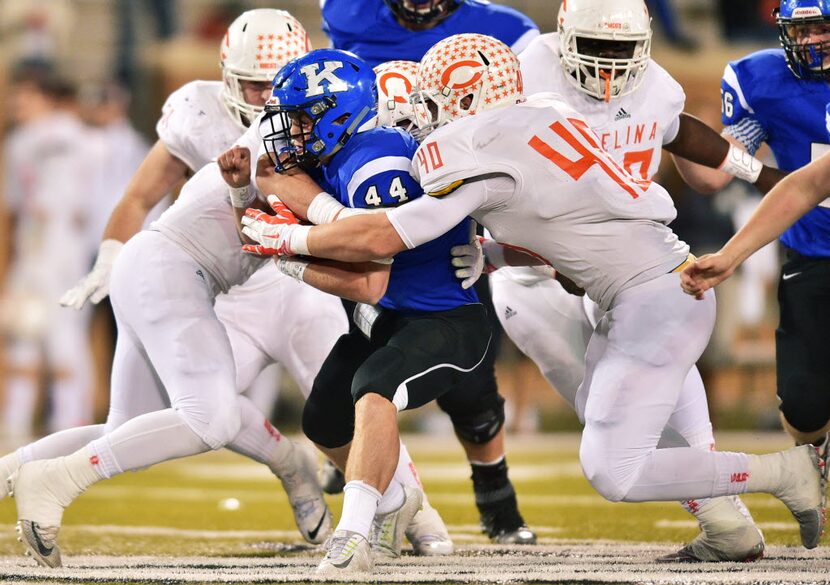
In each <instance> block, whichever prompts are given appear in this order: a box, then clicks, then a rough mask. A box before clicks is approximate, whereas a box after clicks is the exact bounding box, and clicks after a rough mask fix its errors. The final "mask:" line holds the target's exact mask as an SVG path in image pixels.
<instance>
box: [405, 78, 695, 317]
mask: <svg viewBox="0 0 830 585" xmlns="http://www.w3.org/2000/svg"><path fill="white" fill-rule="evenodd" d="M413 173H414V174H415V176H416V177H418V178H419V180H420V182H421V185H422V186H423V187H424V190H425V192H427V193H431V194H440V193H448V192H449V193H451V194H449V195H443V197H445V198H446V199H445V200H446V203H448V204H450V202H451V200H452V199H454V198H456V197H454V195H455V194H452V189H453V187H457V186H459V185H461V184H462V183H467V184H466V185H464V187H462V188H461V189H458V195H459V196H460V197H464V195H463V193H462V191H469V190H471V189H475V188H477V187H476V183H481V184H482V186H481V187H480V188H482V189H486V183H487V181H475V179H477V178H486V177H488V176H498V175H506V176H508V177H510V179H512V180H513V182H514V188H513V191H512V193H506V192H505V191H504V190H498V191H494V193H496V194H495V195H494V194H493V193H489V194H487V195H484V196H483V198H481V197H479V198H478V199H476V201H478V204H477V206H476V207H474V208H472V209H469V210H468V213H470V214H471V215H472V216H473V217H474V218H475V219H476V220H478V221H479V222H480V223H481V224H482V225H483V226H484V227H486V228H487V229H488V230H490V232H491V233H492V235H493V237H494V238H495V239H496V240H498V241H499V242H502V243H504V244H509V245H513V246H518V247H521V248H524V249H527V250H531V251H533V252H534V253H536V254H538V255H540V256H542V257H543V258H545V259H546V260H547V261H549V262H550V263H551V264H552V265H553V266H554V267H555V268H556V269H557V270H559V271H560V272H562V273H563V274H564V275H566V276H568V277H569V278H571V279H572V280H573V281H574V282H576V283H577V284H578V285H579V286H580V287H582V288H584V289H585V290H586V292H587V294H588V295H589V296H590V298H591V299H593V300H594V301H596V302H597V303H598V304H599V305H600V306H601V307H602V308H607V307H608V306H609V304H610V303H611V301H612V300H613V298H614V296H616V294H617V293H618V292H619V291H621V290H623V289H625V288H628V287H630V286H634V285H636V284H639V283H642V282H646V281H648V280H651V279H653V278H656V277H657V276H660V275H662V274H665V273H666V272H668V271H670V270H672V269H673V268H674V267H676V266H677V265H678V264H680V263H681V262H683V261H684V260H685V258H686V257H687V255H688V253H689V247H688V245H686V244H685V243H684V242H682V241H680V240H679V239H678V238H677V236H676V235H675V234H674V233H673V232H672V230H671V229H670V228H669V227H668V223H669V222H671V221H672V220H673V219H674V218H675V216H676V213H677V212H676V210H675V208H674V204H673V202H672V200H671V197H670V196H669V194H668V193H667V192H666V191H665V189H663V188H662V187H661V186H660V185H658V184H656V183H653V182H651V181H648V180H643V179H638V178H635V177H633V176H632V175H631V174H629V173H628V172H627V171H626V170H625V169H624V168H623V167H622V166H621V165H619V164H618V163H617V162H616V161H615V160H614V159H613V158H612V157H611V155H609V154H608V153H607V152H606V151H604V150H603V149H602V148H601V147H600V145H599V139H598V138H597V137H596V135H595V134H594V133H593V132H592V131H591V130H590V128H589V127H588V123H587V121H586V120H585V119H584V118H583V117H582V116H581V115H579V114H578V113H577V112H576V111H575V110H574V109H573V108H571V107H570V106H569V105H568V104H566V103H565V102H563V101H561V99H559V98H558V97H557V96H555V95H553V94H537V95H535V96H531V97H530V98H529V99H528V100H527V101H525V102H523V103H520V104H516V105H514V106H508V107H507V108H500V109H496V110H491V111H486V112H481V113H479V114H476V115H475V116H471V117H469V118H464V119H461V120H458V121H456V122H453V123H451V124H449V125H447V126H445V127H443V128H440V129H439V130H437V131H436V132H434V133H433V134H432V135H430V136H429V137H428V138H427V139H426V140H424V142H423V143H422V144H421V146H420V148H419V150H418V152H417V153H416V157H415V159H414V161H413ZM460 197H459V198H460ZM406 207H415V206H414V205H411V206H405V207H404V208H401V209H400V210H396V211H395V212H393V213H394V215H393V214H390V216H392V215H393V223H395V225H396V227H400V228H401V229H402V230H403V231H404V232H406V236H407V238H408V241H409V242H414V241H418V240H419V239H420V237H419V236H418V234H417V233H416V232H417V231H419V230H422V225H423V224H420V223H418V222H415V223H414V224H413V228H414V231H412V233H410V231H411V230H409V229H407V225H406V219H405V216H406V214H407V210H406ZM434 207H436V208H438V206H434ZM447 211H449V206H448V207H447ZM409 213H411V212H409ZM446 215H447V216H450V217H451V218H452V214H449V213H448V214H446ZM442 217H443V216H442ZM416 226H417V227H416ZM405 241H406V240H405Z"/></svg>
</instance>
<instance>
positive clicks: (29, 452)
mask: <svg viewBox="0 0 830 585" xmlns="http://www.w3.org/2000/svg"><path fill="white" fill-rule="evenodd" d="M105 428H106V427H105V425H89V426H85V427H77V428H74V429H66V430H65V431H59V432H57V433H52V434H51V435H47V436H45V437H43V438H42V439H39V440H37V441H35V442H34V443H29V444H28V445H26V446H24V447H21V448H20V449H18V450H17V456H18V458H19V459H20V464H21V465H22V464H23V463H28V462H29V461H37V460H39V459H54V458H55V457H62V456H64V455H69V454H70V453H74V452H75V451H77V450H78V449H80V448H81V447H83V446H84V445H86V444H88V443H91V442H92V441H94V440H95V439H98V438H100V437H103V436H104V429H105Z"/></svg>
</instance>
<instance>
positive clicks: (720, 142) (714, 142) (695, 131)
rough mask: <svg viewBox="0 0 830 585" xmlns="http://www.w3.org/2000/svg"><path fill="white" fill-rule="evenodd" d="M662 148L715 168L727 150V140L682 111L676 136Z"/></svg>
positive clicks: (724, 156)
mask: <svg viewBox="0 0 830 585" xmlns="http://www.w3.org/2000/svg"><path fill="white" fill-rule="evenodd" d="M664 148H665V149H666V150H668V151H669V152H670V153H672V154H673V155H675V156H679V157H682V158H684V159H686V160H688V161H691V162H693V163H697V164H699V165H703V166H705V167H709V168H715V169H716V168H718V167H719V166H720V164H721V163H722V162H723V159H724V158H726V155H727V153H728V152H729V142H728V141H727V140H726V139H725V138H724V137H723V136H721V135H720V134H718V133H717V132H716V131H715V130H714V129H712V128H711V127H709V126H707V125H706V124H705V123H704V122H703V121H701V120H699V119H698V118H695V117H694V116H692V115H690V114H687V113H686V112H683V113H682V114H680V127H679V129H678V131H677V137H676V138H675V139H674V140H673V141H672V142H670V143H669V144H666V145H665V147H664Z"/></svg>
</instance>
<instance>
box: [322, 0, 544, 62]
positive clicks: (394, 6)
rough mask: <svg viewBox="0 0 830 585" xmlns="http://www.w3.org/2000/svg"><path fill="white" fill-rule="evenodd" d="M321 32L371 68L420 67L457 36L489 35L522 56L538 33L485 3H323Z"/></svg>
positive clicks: (523, 19)
mask: <svg viewBox="0 0 830 585" xmlns="http://www.w3.org/2000/svg"><path fill="white" fill-rule="evenodd" d="M321 5H322V13H323V31H324V32H325V33H326V34H327V35H328V36H329V38H330V39H331V43H332V46H333V47H334V48H335V49H343V50H346V51H351V52H352V53H354V54H356V55H358V56H359V57H360V58H361V59H363V60H364V61H366V62H367V63H369V64H370V65H371V66H372V67H375V66H376V65H379V64H381V63H383V62H384V61H391V60H393V59H405V60H408V61H420V60H421V57H423V56H424V55H425V54H426V52H427V51H428V50H429V48H430V47H431V46H432V45H434V44H435V43H437V42H438V41H440V40H442V39H445V38H447V37H449V36H452V35H454V34H459V33H465V32H466V33H472V32H474V33H481V34H486V35H490V36H492V37H495V38H497V39H499V40H500V41H502V42H503V43H504V44H506V45H508V46H509V47H510V48H511V49H513V51H514V52H516V53H518V52H520V51H522V50H523V49H524V48H525V47H526V46H527V45H528V43H530V41H531V40H532V39H533V38H535V37H536V36H538V35H539V29H538V27H537V26H536V24H534V22H533V21H532V20H530V18H528V17H527V16H525V15H524V14H522V13H521V12H519V11H517V10H515V9H513V8H509V7H507V6H500V5H498V4H493V3H491V2H487V1H485V0H322V1H321Z"/></svg>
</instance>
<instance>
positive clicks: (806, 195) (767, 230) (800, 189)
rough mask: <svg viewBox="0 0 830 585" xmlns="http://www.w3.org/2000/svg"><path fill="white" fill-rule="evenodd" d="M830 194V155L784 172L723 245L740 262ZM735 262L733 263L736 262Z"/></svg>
mask: <svg viewBox="0 0 830 585" xmlns="http://www.w3.org/2000/svg"><path fill="white" fill-rule="evenodd" d="M828 196H830V156H828V155H824V156H822V157H821V158H818V159H816V160H814V161H813V162H811V163H810V164H808V165H807V166H805V167H803V168H801V169H799V170H798V171H796V172H794V173H792V174H790V175H787V176H786V177H785V178H784V179H782V180H781V182H780V183H778V184H777V185H776V186H775V187H774V188H773V189H772V190H771V191H770V192H769V193H767V195H766V196H765V197H764V198H763V199H762V200H761V203H760V205H758V207H757V208H756V209H755V212H754V213H753V214H752V216H751V217H750V218H749V221H748V222H747V223H746V224H745V225H744V226H743V227H742V228H741V229H740V230H738V233H737V234H735V235H734V236H733V237H732V239H730V240H729V241H728V242H727V243H726V244H725V245H724V247H723V250H722V251H723V252H724V253H726V254H728V255H730V256H731V257H733V258H735V259H736V262H737V264H740V263H741V262H743V261H744V260H745V259H746V258H748V257H749V256H751V255H752V254H753V253H754V252H755V251H756V250H758V249H760V248H761V247H762V246H764V245H766V244H768V243H769V242H771V241H772V240H774V239H775V238H777V237H778V236H780V235H781V234H782V233H783V232H784V231H785V230H786V229H787V228H789V227H790V226H791V225H792V224H793V223H795V222H796V221H797V220H798V219H800V218H801V216H803V215H804V214H805V213H807V212H808V211H810V210H811V209H813V208H814V207H816V206H817V205H818V204H819V203H821V202H822V201H823V200H824V199H825V198H827V197H828ZM737 264H736V265H737Z"/></svg>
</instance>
